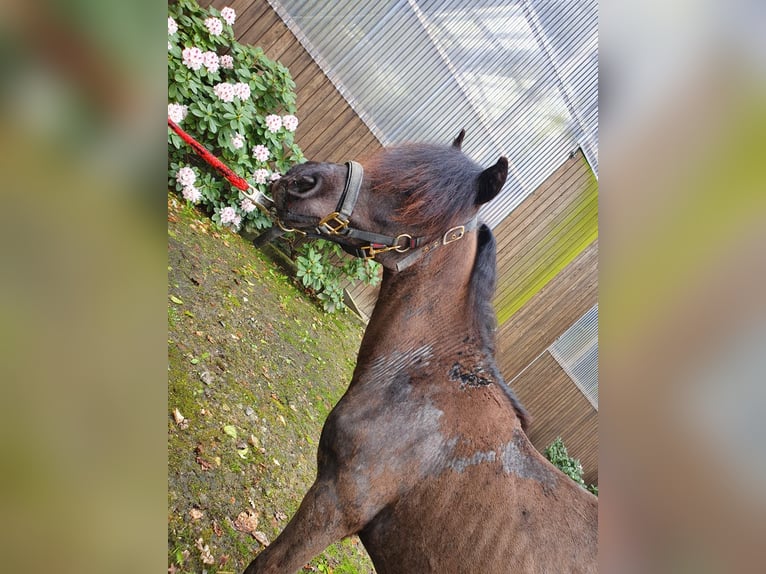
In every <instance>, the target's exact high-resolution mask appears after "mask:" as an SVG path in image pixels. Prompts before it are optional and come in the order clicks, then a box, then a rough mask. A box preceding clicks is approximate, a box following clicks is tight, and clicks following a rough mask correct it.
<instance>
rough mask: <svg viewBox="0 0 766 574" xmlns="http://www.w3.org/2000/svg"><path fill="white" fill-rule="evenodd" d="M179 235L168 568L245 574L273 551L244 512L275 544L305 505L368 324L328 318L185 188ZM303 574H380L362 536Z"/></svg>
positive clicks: (174, 248)
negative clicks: (324, 435)
mask: <svg viewBox="0 0 766 574" xmlns="http://www.w3.org/2000/svg"><path fill="white" fill-rule="evenodd" d="M168 235H169V237H168V297H169V298H168V564H169V566H170V568H171V571H173V570H175V571H176V572H202V571H203V570H206V571H207V572H210V573H213V572H219V573H224V572H241V571H242V570H243V569H244V568H245V567H246V566H247V564H248V563H249V562H250V561H251V560H252V559H253V558H254V557H255V556H256V555H257V553H258V552H259V551H260V550H261V549H262V546H261V545H260V544H259V542H257V541H256V540H255V538H254V537H253V535H252V534H250V533H248V532H243V531H240V530H238V529H237V528H236V527H235V521H236V519H237V516H238V515H239V514H240V513H242V512H248V511H249V512H250V513H251V514H254V515H255V516H256V517H257V519H258V526H257V530H258V531H261V532H262V533H263V534H265V535H266V537H267V538H268V540H269V541H272V540H274V538H276V536H277V535H278V534H279V533H280V532H281V531H282V529H283V528H284V526H285V525H286V524H287V522H288V520H289V518H290V517H291V516H292V514H293V513H294V512H295V510H296V509H297V508H298V505H299V503H300V501H301V499H302V498H303V495H304V494H305V492H306V491H307V490H308V488H309V486H310V485H311V483H312V482H313V480H314V477H315V474H316V448H317V442H318V440H319V435H320V431H321V428H322V424H323V423H324V420H325V418H326V417H327V414H328V413H329V412H330V409H331V408H332V407H333V405H334V404H335V403H336V402H337V400H338V399H339V398H340V397H341V395H342V394H343V392H344V391H345V388H346V386H347V384H348V381H349V380H350V378H351V373H352V371H353V367H354V363H355V361H356V352H357V350H358V347H359V343H360V341H361V336H362V333H363V325H362V323H361V321H359V320H358V319H357V318H356V317H354V316H353V315H351V314H345V315H327V314H324V313H323V312H322V311H321V310H320V309H319V308H318V307H317V306H316V305H315V304H314V303H313V302H312V301H310V300H309V299H308V298H307V297H306V296H305V295H304V294H303V293H302V292H301V291H300V290H299V289H297V288H296V287H295V285H294V284H293V281H292V280H291V279H290V278H288V277H287V276H285V275H284V273H283V272H282V271H281V269H280V268H279V267H278V266H276V265H275V264H274V263H272V262H271V261H270V260H269V259H268V258H267V257H266V256H265V255H264V254H263V253H262V252H260V251H259V250H257V249H255V248H254V247H253V246H252V245H251V244H250V243H248V242H247V241H245V240H243V239H242V238H241V237H239V236H237V235H235V234H233V233H231V232H229V231H224V230H220V229H218V228H216V227H215V226H214V225H213V224H212V223H211V222H210V220H209V219H208V218H206V217H204V216H203V215H201V214H199V213H198V212H197V211H196V210H195V209H193V208H191V207H189V206H187V205H185V204H184V202H182V201H180V200H179V199H178V198H177V197H176V196H175V195H173V194H169V195H168ZM175 409H178V412H179V413H180V414H181V415H182V416H183V417H184V418H185V419H186V420H185V421H184V422H182V423H180V424H179V423H178V422H177V421H176V418H175V417H174V415H173V412H174V410H175ZM187 425H188V426H187ZM199 539H202V546H203V547H204V545H207V546H209V550H210V554H211V555H212V557H213V559H214V563H213V564H203V562H202V553H201V551H200V550H199V549H198V547H197V541H198V540H199ZM305 571H314V572H335V573H337V574H340V573H344V574H348V573H353V572H360V573H361V572H374V570H373V568H372V564H371V562H370V560H369V558H368V557H367V554H366V553H365V551H364V548H363V547H362V545H361V543H360V542H359V540H358V539H357V538H355V537H352V538H350V539H347V540H345V541H343V542H340V543H337V544H334V545H333V546H331V547H330V548H328V549H327V550H326V551H325V552H324V554H322V555H321V556H319V557H317V558H315V559H314V560H312V561H311V562H310V563H309V564H308V565H307V566H306V568H305Z"/></svg>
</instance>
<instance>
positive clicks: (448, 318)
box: [359, 232, 480, 362]
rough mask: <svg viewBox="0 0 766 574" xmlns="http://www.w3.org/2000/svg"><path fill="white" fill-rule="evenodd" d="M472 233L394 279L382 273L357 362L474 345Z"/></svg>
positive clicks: (475, 246)
mask: <svg viewBox="0 0 766 574" xmlns="http://www.w3.org/2000/svg"><path fill="white" fill-rule="evenodd" d="M476 249H477V239H476V233H473V232H472V233H468V234H466V235H465V237H464V238H463V239H462V240H460V241H458V242H455V243H452V244H450V245H448V246H442V247H441V248H439V249H436V250H434V251H433V252H432V253H431V254H429V255H428V256H427V257H426V259H425V260H424V261H423V262H422V263H421V262H419V263H418V264H416V265H414V266H413V267H411V268H409V269H407V270H406V271H403V272H401V273H395V272H392V271H389V270H387V269H386V270H385V271H384V273H383V281H382V283H381V287H380V294H379V295H378V302H377V304H376V305H375V309H374V311H373V313H372V317H371V318H370V323H369V324H368V326H367V329H366V331H365V334H364V338H363V340H362V344H361V347H360V350H359V361H360V362H367V361H374V360H375V359H376V358H378V357H381V356H385V355H390V354H392V353H403V352H410V351H412V350H413V349H417V348H422V347H425V346H428V347H430V348H432V349H433V350H439V349H445V347H449V348H453V347H456V346H461V345H462V346H463V347H464V346H465V345H467V344H469V342H470V341H473V340H478V339H479V338H480V337H477V334H476V333H473V331H474V330H475V325H474V321H473V317H472V315H473V314H472V310H471V308H470V306H471V296H470V287H471V273H472V270H473V264H474V259H475V257H476Z"/></svg>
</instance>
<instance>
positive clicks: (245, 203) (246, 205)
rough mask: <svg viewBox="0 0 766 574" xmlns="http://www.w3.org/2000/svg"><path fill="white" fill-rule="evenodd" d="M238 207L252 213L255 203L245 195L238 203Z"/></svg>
mask: <svg viewBox="0 0 766 574" xmlns="http://www.w3.org/2000/svg"><path fill="white" fill-rule="evenodd" d="M239 207H240V208H241V209H242V211H244V212H245V213H252V212H253V211H255V204H254V203H253V202H252V201H250V199H248V198H247V197H246V198H245V199H243V200H242V201H241V202H240V203H239Z"/></svg>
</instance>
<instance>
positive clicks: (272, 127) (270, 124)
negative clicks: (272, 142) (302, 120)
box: [266, 114, 282, 133]
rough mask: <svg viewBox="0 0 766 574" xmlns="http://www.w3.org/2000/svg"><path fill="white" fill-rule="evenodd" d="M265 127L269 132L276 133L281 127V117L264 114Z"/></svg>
mask: <svg viewBox="0 0 766 574" xmlns="http://www.w3.org/2000/svg"><path fill="white" fill-rule="evenodd" d="M266 127H267V128H269V131H270V132H271V133H276V132H278V131H279V128H281V127H282V118H280V117H279V116H277V115H275V114H271V115H268V116H266Z"/></svg>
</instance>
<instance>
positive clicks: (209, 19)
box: [168, 0, 379, 312]
mask: <svg viewBox="0 0 766 574" xmlns="http://www.w3.org/2000/svg"><path fill="white" fill-rule="evenodd" d="M168 13H169V16H168V117H169V118H170V119H171V120H173V121H174V122H175V123H177V124H179V125H180V126H181V128H183V129H184V130H185V131H186V132H188V133H189V134H190V135H191V136H192V137H193V138H194V139H196V140H197V141H199V142H200V143H201V144H202V145H204V146H205V147H206V148H207V149H209V150H210V151H211V152H213V153H214V154H215V155H217V156H218V157H219V158H221V160H222V161H223V162H224V163H225V164H226V165H228V166H229V167H230V168H231V169H232V170H233V171H234V172H235V173H236V174H238V175H240V176H242V177H245V178H246V179H247V180H248V182H249V183H250V184H251V185H252V186H253V187H255V188H256V189H258V190H260V191H262V192H265V193H268V190H267V187H268V185H269V184H270V183H271V182H272V181H275V180H276V179H279V177H280V174H282V173H285V172H286V171H287V170H288V169H289V168H290V167H291V166H292V165H294V164H295V163H299V162H302V161H304V157H303V154H302V153H301V150H300V149H299V148H298V146H297V145H296V144H295V143H294V132H295V130H296V128H297V127H298V118H297V117H296V116H295V112H296V109H295V93H294V92H293V90H294V88H295V84H294V83H293V81H292V79H291V78H290V73H289V71H288V70H287V68H285V67H284V66H282V65H281V64H279V63H278V62H273V61H271V60H269V59H268V58H267V57H266V56H265V55H264V53H263V50H261V49H260V48H254V47H250V46H243V45H241V44H239V43H238V42H236V40H235V39H234V33H233V30H232V25H233V24H234V22H235V21H236V17H237V15H236V12H235V11H234V9H232V8H231V7H226V8H223V9H221V10H220V12H219V11H218V10H216V9H215V8H212V7H211V8H210V9H209V10H203V9H202V8H200V6H199V5H198V4H197V2H196V1H195V0H179V1H178V2H176V3H173V4H169V5H168ZM168 164H169V173H168V177H169V181H168V185H169V186H170V187H171V188H174V189H176V191H178V192H180V193H181V195H182V196H183V198H184V199H186V201H188V202H190V203H193V204H197V205H198V206H199V207H201V208H202V209H205V210H206V211H207V212H208V213H209V214H210V216H211V218H212V219H213V221H214V222H215V223H216V224H218V225H221V226H226V227H229V228H231V229H233V230H235V231H246V232H249V233H254V232H257V231H259V230H262V229H265V228H267V227H271V220H270V219H269V218H268V217H267V216H265V215H264V214H263V213H262V212H261V211H260V210H259V209H257V208H256V206H255V204H253V202H252V201H250V200H249V199H248V198H246V197H245V196H244V195H243V194H242V193H241V192H240V190H238V189H237V188H235V187H233V186H232V185H231V184H230V183H229V182H228V181H227V180H226V179H225V178H224V177H223V176H221V175H220V174H219V173H218V172H217V171H215V169H213V168H212V167H210V166H208V165H207V163H205V162H204V160H202V159H200V158H199V157H198V156H197V155H196V154H195V152H194V151H193V150H192V149H191V148H190V147H189V146H188V145H187V144H186V143H185V142H184V141H183V140H182V139H181V138H180V137H179V136H178V135H177V134H176V133H175V132H174V131H172V130H171V129H170V128H168ZM339 253H340V249H339V248H338V246H337V245H334V244H331V243H328V242H322V241H319V242H317V243H316V244H314V245H313V246H302V247H301V248H300V250H299V256H298V259H297V264H298V274H299V276H298V278H299V280H300V281H301V283H302V285H303V286H304V287H305V288H306V289H307V290H308V291H309V292H310V293H312V294H314V295H315V296H316V297H317V298H318V299H319V300H320V301H321V302H322V305H323V307H324V309H325V310H326V311H329V312H332V311H335V310H337V309H342V308H343V305H342V303H343V290H342V288H341V287H340V284H341V281H342V278H343V277H344V276H346V277H349V278H351V279H352V280H362V281H365V282H366V283H369V284H374V283H376V282H377V281H379V273H378V271H379V265H378V264H377V263H374V262H365V261H360V260H346V261H342V263H341V264H340V265H334V264H332V263H331V261H338V260H339V257H338V254H339Z"/></svg>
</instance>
